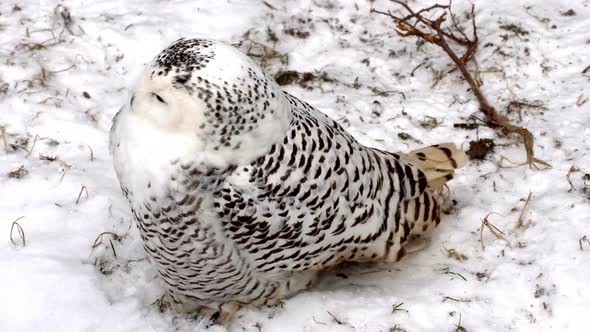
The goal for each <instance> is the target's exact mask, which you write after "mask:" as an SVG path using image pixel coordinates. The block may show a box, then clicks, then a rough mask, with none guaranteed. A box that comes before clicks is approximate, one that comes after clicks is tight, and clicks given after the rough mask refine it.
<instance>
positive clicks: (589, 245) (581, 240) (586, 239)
mask: <svg viewBox="0 0 590 332" xmlns="http://www.w3.org/2000/svg"><path fill="white" fill-rule="evenodd" d="M584 241H585V242H586V243H588V248H590V240H589V239H588V236H587V235H584V236H582V237H581V238H579V239H578V243H579V244H580V250H584V247H582V244H583V242H584Z"/></svg>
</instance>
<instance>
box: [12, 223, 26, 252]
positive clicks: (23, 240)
mask: <svg viewBox="0 0 590 332" xmlns="http://www.w3.org/2000/svg"><path fill="white" fill-rule="evenodd" d="M22 218H24V216H23V217H19V218H17V219H16V220H15V221H13V222H12V226H10V242H11V243H12V244H14V245H15V246H17V247H18V246H20V245H22V246H23V247H25V246H26V245H27V240H26V238H25V231H24V230H23V228H22V227H21V225H20V224H19V223H18V221H19V220H21V219H22ZM15 228H16V231H17V232H18V235H19V236H20V239H21V241H20V243H19V242H17V241H15V239H14V236H13V234H14V229H15Z"/></svg>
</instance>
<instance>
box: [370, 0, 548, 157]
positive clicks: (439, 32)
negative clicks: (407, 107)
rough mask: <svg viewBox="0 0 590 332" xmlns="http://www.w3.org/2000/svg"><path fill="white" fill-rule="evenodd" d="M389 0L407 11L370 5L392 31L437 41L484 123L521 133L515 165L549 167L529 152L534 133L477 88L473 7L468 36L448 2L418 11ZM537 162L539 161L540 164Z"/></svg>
mask: <svg viewBox="0 0 590 332" xmlns="http://www.w3.org/2000/svg"><path fill="white" fill-rule="evenodd" d="M391 1H392V2H394V3H396V4H398V5H400V6H401V7H402V8H403V9H404V10H405V12H407V14H406V15H405V16H396V15H395V14H393V13H392V12H390V11H388V12H383V11H379V10H376V9H371V12H373V13H377V14H381V15H385V16H388V17H390V18H391V19H392V20H393V21H394V23H395V26H396V32H397V33H398V34H399V35H400V36H402V37H417V38H418V39H420V40H424V41H426V42H429V43H431V44H434V45H437V46H438V47H440V48H442V49H443V50H444V51H445V53H446V54H447V55H448V56H449V57H450V58H451V60H453V62H454V63H455V65H456V66H457V68H459V70H460V71H461V74H462V75H463V78H465V80H466V81H467V83H468V84H469V86H470V87H471V91H472V92H473V93H474V94H475V96H476V97H477V99H478V101H479V104H480V111H481V112H483V113H484V114H485V115H486V116H487V121H486V124H487V125H488V126H490V127H497V126H500V127H501V128H503V129H504V130H505V131H506V132H507V133H513V134H518V135H520V136H521V137H522V140H523V143H524V146H525V150H526V156H527V158H526V162H523V163H518V164H517V165H519V166H520V165H526V164H528V165H529V167H531V168H533V167H534V168H536V169H544V168H549V167H551V165H549V164H548V163H547V162H545V161H543V160H540V159H538V158H536V157H535V155H534V152H533V146H534V137H533V135H532V134H531V132H530V131H528V130H527V129H526V128H524V127H519V126H515V125H513V124H511V123H510V121H509V120H508V118H507V117H506V116H504V115H502V114H499V113H498V112H497V111H496V109H495V108H494V107H493V106H492V104H490V102H489V101H488V100H487V98H486V97H485V96H484V94H483V93H482V91H481V83H480V80H479V77H478V70H477V65H476V62H475V58H474V55H475V52H476V51H477V46H478V42H479V38H478V35H477V26H476V24H475V7H474V6H471V12H470V18H471V32H472V33H471V37H468V36H467V34H466V33H465V29H464V28H463V26H461V24H459V23H458V21H457V17H456V16H455V14H454V13H453V11H452V10H451V4H450V2H449V4H448V5H440V4H435V5H432V6H430V7H427V8H423V9H421V10H419V11H414V10H413V9H412V8H410V7H409V6H408V5H407V4H406V3H404V2H402V1H399V0H391ZM433 11H437V14H438V15H437V16H435V17H436V18H434V19H430V18H427V17H425V16H426V15H427V14H431V13H432V12H433ZM447 16H450V18H451V22H450V24H447V25H446V26H443V23H445V22H447ZM451 44H456V45H459V46H462V47H464V48H465V49H466V50H465V52H464V53H463V54H462V55H458V54H457V53H456V52H455V51H454V50H453V48H452V47H451ZM470 61H471V62H472V63H473V64H474V68H475V69H474V70H470V69H469V62H470ZM539 165H541V167H540V166H539Z"/></svg>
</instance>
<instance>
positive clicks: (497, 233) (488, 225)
mask: <svg viewBox="0 0 590 332" xmlns="http://www.w3.org/2000/svg"><path fill="white" fill-rule="evenodd" d="M492 214H497V215H500V214H499V213H496V212H490V213H488V214H487V215H486V216H485V217H484V218H483V220H482V221H481V227H480V228H479V240H480V241H481V249H482V250H485V249H486V247H485V245H484V244H483V230H484V226H485V227H486V228H487V229H489V230H490V233H492V234H493V235H494V236H495V237H496V238H497V239H499V240H504V241H505V242H506V244H507V245H508V247H510V248H512V246H511V245H510V241H508V239H507V238H506V237H505V236H504V233H503V232H502V231H501V230H499V229H498V228H497V227H496V226H494V225H493V224H492V223H490V222H489V220H488V218H489V217H490V215H492Z"/></svg>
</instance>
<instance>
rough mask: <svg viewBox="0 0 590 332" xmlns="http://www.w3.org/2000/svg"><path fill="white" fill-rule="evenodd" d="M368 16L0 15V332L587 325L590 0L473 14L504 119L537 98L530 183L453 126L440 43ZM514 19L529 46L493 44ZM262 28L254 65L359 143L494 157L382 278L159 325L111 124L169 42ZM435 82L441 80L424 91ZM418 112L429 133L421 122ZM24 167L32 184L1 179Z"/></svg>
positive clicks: (241, 7) (453, 84)
mask: <svg viewBox="0 0 590 332" xmlns="http://www.w3.org/2000/svg"><path fill="white" fill-rule="evenodd" d="M411 4H412V5H413V6H414V7H416V8H417V7H419V6H420V4H415V3H413V2H412V3H411ZM422 5H424V6H426V4H422ZM371 6H373V7H374V8H378V9H382V10H387V9H391V10H394V9H395V7H394V5H393V4H392V3H390V2H387V1H376V2H370V1H361V0H358V1H340V2H338V1H331V0H316V1H278V0H267V1H266V2H263V1H215V2H214V1H202V2H199V3H195V2H193V1H174V2H160V1H126V2H120V1H113V0H105V1H68V2H61V1H43V2H41V4H40V2H37V1H27V0H24V1H18V2H16V1H3V2H2V3H0V13H1V15H0V32H1V33H0V91H3V90H6V91H5V92H0V105H1V108H0V127H2V128H4V129H5V132H6V138H7V143H9V144H12V145H19V146H22V148H16V150H15V151H13V150H14V149H13V148H11V146H9V147H8V149H5V148H4V146H0V151H1V152H0V161H1V162H0V198H1V199H0V271H1V276H2V277H1V278H0V294H2V298H3V301H1V302H0V331H39V330H42V331H84V330H86V331H200V330H205V329H208V331H226V330H227V331H396V330H400V329H404V330H407V331H455V330H461V329H459V328H458V326H457V325H459V321H460V326H462V327H463V328H464V329H465V330H467V331H586V330H587V329H588V328H587V323H588V318H587V314H588V310H589V309H590V285H589V283H588V282H587V280H588V275H589V274H590V242H588V243H586V242H584V241H582V242H579V239H581V238H582V237H583V236H584V235H588V236H589V237H590V220H589V219H590V192H588V191H586V192H584V190H583V189H584V188H588V189H587V190H590V188H589V187H588V186H589V185H590V180H588V179H586V183H584V178H583V176H584V174H586V173H589V172H590V144H589V143H590V101H588V102H584V100H587V98H588V97H589V96H590V84H589V82H588V81H589V76H590V72H587V73H586V74H583V73H582V71H583V70H584V68H586V67H587V66H589V65H590V52H589V51H590V37H589V35H588V31H590V20H588V19H587V17H589V15H590V1H588V0H580V1H557V0H551V1H543V2H540V1H538V2H535V1H531V0H529V1H508V0H497V1H494V2H487V1H486V2H483V1H480V2H477V11H476V13H477V23H478V31H479V35H480V39H481V40H480V47H479V50H478V54H477V59H478V61H479V66H480V69H481V71H482V74H481V75H482V80H483V81H484V83H485V84H484V86H483V87H484V92H485V93H486V95H487V96H488V98H489V99H490V101H491V102H492V103H493V104H494V105H497V107H498V109H499V110H502V111H504V110H505V108H506V106H507V105H508V103H509V102H510V101H512V100H527V101H528V102H531V103H532V102H535V101H539V102H540V103H542V105H543V107H542V108H523V110H522V119H520V118H519V115H518V114H517V113H516V112H515V113H512V114H510V119H511V120H512V121H514V122H515V123H518V124H521V125H523V126H526V127H527V128H528V129H529V130H530V131H531V132H532V133H533V134H534V135H535V138H536V141H535V151H536V155H537V157H539V158H540V159H543V160H545V161H547V162H549V163H550V164H551V165H552V166H553V168H551V169H549V170H544V171H538V170H533V169H530V168H528V167H526V166H525V167H518V168H503V169H500V170H498V169H497V166H496V164H497V163H498V161H499V160H500V158H501V156H506V157H508V158H509V159H511V160H514V161H522V160H523V158H524V150H523V147H522V145H519V144H516V143H517V137H514V136H504V135H502V134H501V132H500V131H498V130H493V129H490V128H487V127H479V129H478V130H477V131H476V130H464V129H460V128H454V127H453V124H455V123H466V122H468V118H469V117H470V116H471V115H473V116H476V117H479V118H481V114H480V113H479V112H478V104H477V102H476V100H475V98H474V96H473V95H472V94H471V92H470V91H469V90H468V89H467V85H466V83H465V82H464V81H463V80H462V79H461V78H460V76H458V72H457V71H454V72H451V73H448V72H449V71H450V70H451V69H453V67H452V66H451V64H450V61H449V59H448V58H447V57H446V55H444V54H443V53H442V51H441V50H440V49H437V48H436V47H434V46H432V45H418V44H417V43H416V40H414V39H402V38H400V37H398V36H397V35H396V34H395V33H394V32H393V30H392V22H391V21H390V20H389V19H387V18H386V17H384V16H378V15H376V14H370V13H369V9H370V8H371ZM468 6H469V3H468V2H466V1H457V3H456V4H455V7H456V10H455V11H456V12H457V13H459V15H460V17H463V16H462V15H463V13H464V12H465V11H466V10H467V9H468ZM66 7H67V8H68V10H69V12H70V13H71V19H72V23H71V24H70V25H68V26H67V27H65V26H64V19H63V16H61V15H60V13H61V14H64V13H65V12H64V8H66ZM570 9H572V10H573V11H574V12H575V15H568V10H570ZM570 14H571V12H570ZM511 24H514V25H515V26H516V27H520V28H521V29H522V30H523V31H525V32H526V33H524V32H523V33H518V32H516V31H517V30H514V29H512V31H510V30H506V29H505V28H506V27H507V26H510V25H511ZM502 26H504V27H505V28H502ZM268 29H270V30H272V31H273V32H274V33H275V34H276V36H277V37H278V39H279V40H278V41H277V42H276V45H274V48H275V49H276V50H277V51H278V52H279V53H281V54H288V63H287V62H286V61H285V59H284V58H283V62H281V61H280V59H278V58H274V59H271V60H269V61H268V63H267V66H268V70H269V71H270V72H272V73H275V72H277V71H278V70H285V69H289V70H296V71H298V72H308V71H309V72H315V73H316V74H317V75H320V73H324V72H325V73H326V74H327V77H329V78H331V79H334V80H336V81H337V82H336V83H334V82H320V81H318V80H316V81H314V82H312V83H311V85H312V87H313V88H311V89H306V88H302V87H300V86H299V85H296V84H294V85H289V86H286V87H285V88H286V89H287V90H288V91H289V92H291V93H293V94H294V95H296V96H298V97H301V98H302V99H304V100H306V101H308V102H309V103H311V104H312V105H314V106H316V107H318V108H320V109H321V110H323V111H324V112H326V113H327V114H328V115H329V116H331V117H333V118H334V119H337V120H338V121H339V122H340V123H342V124H343V125H344V126H347V128H348V130H349V131H350V132H351V133H352V134H353V135H354V136H355V137H356V138H357V139H358V140H360V141H361V142H362V143H364V144H367V145H370V146H376V147H379V148H383V149H388V150H392V151H398V150H402V151H409V150H411V149H414V148H418V147H419V146H422V145H426V144H435V143H440V142H447V141H450V142H455V143H457V144H460V145H461V146H463V148H464V149H467V148H468V142H469V141H472V140H475V139H476V138H477V137H479V138H492V139H494V141H495V143H496V145H498V146H497V147H496V148H495V150H494V153H492V154H490V155H488V156H487V157H486V160H485V161H481V162H476V161H472V162H470V163H469V164H468V165H467V166H466V167H465V168H464V169H462V170H461V171H460V172H459V173H458V175H457V177H456V178H455V179H454V180H453V181H452V182H451V183H450V188H451V193H452V199H454V200H455V201H456V205H454V206H453V207H452V210H451V214H450V215H447V216H446V217H445V218H444V220H443V222H442V223H441V225H440V227H439V228H438V230H437V231H436V232H435V234H434V235H433V237H432V239H431V243H430V245H429V246H428V247H427V248H426V249H424V250H422V251H420V252H417V253H414V254H412V255H410V256H409V257H407V258H406V259H404V260H403V261H402V262H400V263H397V264H388V265H387V264H372V265H362V266H360V265H353V266H343V267H341V268H338V269H337V270H335V271H332V272H328V273H325V274H324V275H323V277H322V279H321V281H320V283H319V285H318V286H317V287H315V288H313V289H311V290H310V291H307V292H304V293H301V294H299V295H297V296H295V297H293V298H291V299H288V300H286V301H285V302H284V303H283V305H282V306H278V307H273V308H260V309H253V308H244V309H242V310H241V311H239V312H238V314H237V316H236V318H235V319H234V320H233V321H232V322H230V323H229V324H226V326H221V325H214V326H211V327H208V328H207V325H208V322H207V321H204V320H201V319H200V318H198V317H196V318H195V317H193V316H190V315H177V314H174V313H173V312H171V311H170V310H163V312H160V310H159V307H158V305H157V300H158V299H159V298H160V297H161V296H162V294H163V287H162V284H161V283H160V281H159V280H158V279H157V277H156V273H155V271H154V270H153V269H152V268H151V266H150V265H149V263H148V262H147V261H145V260H142V259H143V258H144V253H143V249H142V247H141V240H140V239H139V237H138V233H137V231H136V229H135V226H134V225H133V224H132V222H131V215H130V212H129V208H128V206H127V203H126V201H125V200H124V198H123V196H122V195H121V193H120V190H119V187H118V184H117V181H116V178H115V176H114V171H113V169H112V160H111V157H110V156H109V153H108V130H109V128H110V124H111V117H112V116H113V115H114V114H115V112H116V111H117V110H118V109H119V107H120V105H122V104H124V103H125V102H126V101H127V100H128V98H129V90H128V89H129V88H130V87H131V86H132V85H133V83H134V81H135V79H136V78H137V77H138V75H139V73H140V72H141V70H142V68H143V65H144V64H145V63H146V62H147V61H149V60H150V59H151V58H152V57H153V56H154V55H155V54H156V53H157V52H158V51H159V50H161V49H162V48H163V47H164V46H166V45H167V44H168V43H170V42H171V41H173V40H175V39H177V38H179V37H181V36H187V37H193V36H201V37H208V38H214V39H220V40H224V41H228V42H232V43H239V42H240V41H244V40H245V39H246V36H245V34H246V33H247V32H249V34H248V38H249V39H251V40H255V41H258V42H261V43H264V44H266V45H269V46H272V45H273V42H272V41H271V40H269V33H268V31H269V30H268ZM289 29H294V30H292V31H291V30H289ZM289 31H291V32H293V31H295V32H296V31H299V32H301V34H300V35H301V36H302V37H304V38H299V37H297V36H292V35H290V34H288V33H287V32H289ZM306 32H308V33H309V36H305V35H306V34H305V33H306ZM292 34H295V35H296V33H292ZM56 41H59V43H56ZM39 43H42V44H44V45H45V46H40V45H39ZM249 43H250V42H248V41H245V42H243V43H242V46H241V47H242V49H246V48H247V45H249ZM252 52H254V53H258V54H260V52H261V50H260V49H259V48H258V49H255V50H252ZM258 60H260V59H258ZM418 65H420V67H418V68H416V67H417V66H418ZM438 72H440V73H444V74H445V75H444V77H443V78H442V79H441V80H440V81H438V83H436V84H433V82H434V79H435V76H436V74H435V73H438ZM354 82H356V83H357V84H354ZM433 85H434V86H433ZM2 86H4V88H3V87H2ZM372 88H373V89H372ZM374 88H376V89H378V90H375V89H374ZM378 91H391V92H389V93H386V94H381V95H379V94H378V93H376V92H378ZM426 117H433V118H434V119H436V121H437V122H438V123H440V124H439V125H438V126H435V128H428V126H426V125H425V124H424V122H425V121H426V120H429V119H430V121H432V118H426ZM425 127H426V128H425ZM402 132H403V133H406V134H408V135H410V136H411V137H412V138H411V139H408V140H403V139H402V138H400V137H399V136H398V134H399V133H402ZM24 140H26V141H27V142H25V141H24ZM418 141H420V142H421V143H419V142H418ZM2 144H4V143H2ZM51 159H54V160H51ZM21 166H24V169H25V170H26V171H27V172H28V173H27V174H24V172H21V173H20V174H16V173H11V174H12V175H13V176H12V177H11V176H9V175H8V174H9V172H12V171H15V170H17V169H19V167H21ZM572 166H575V167H577V169H579V170H580V171H578V172H573V173H572V174H571V175H570V178H571V180H572V183H573V185H574V186H575V188H576V189H575V190H570V185H569V183H568V177H567V175H568V171H570V169H571V168H572ZM17 175H19V176H22V177H20V178H18V177H15V176H17ZM585 186H586V187H585ZM529 192H532V199H531V200H530V202H529V203H528V206H527V208H526V210H525V212H524V214H523V218H522V219H523V221H524V222H525V223H527V222H529V221H530V222H531V224H530V225H529V226H528V227H527V228H521V229H516V228H515V227H516V224H517V220H518V217H519V214H520V213H521V211H522V209H523V206H524V200H525V199H526V197H527V195H528V193H529ZM491 212H494V213H493V214H490V215H489V217H488V220H489V222H490V223H492V224H493V225H494V226H495V227H497V228H498V229H500V230H502V231H503V233H504V235H505V236H506V238H507V239H508V240H509V242H510V244H511V246H510V247H509V246H507V244H506V243H505V242H504V241H503V240H501V239H497V238H496V237H494V236H493V235H492V234H491V233H490V232H489V231H488V229H487V228H486V229H484V231H483V244H484V245H485V249H483V248H482V243H481V241H480V227H482V226H481V225H482V219H484V217H486V215H488V214H489V213H491ZM19 217H22V219H19V220H18V221H17V223H18V225H20V226H21V227H22V229H23V231H24V235H25V241H26V243H25V245H24V246H23V243H22V242H23V241H22V239H21V237H19V235H18V232H17V230H16V229H13V231H12V239H13V241H14V243H12V242H11V240H10V239H11V227H12V225H13V221H15V220H16V219H17V218H19ZM15 227H16V226H15ZM103 232H112V234H117V236H116V237H114V236H113V235H112V234H111V233H105V234H103V235H102V236H101V237H99V234H101V233H103ZM97 237H98V238H97ZM95 240H97V242H95ZM580 243H581V245H582V246H583V247H582V248H583V250H581V249H580ZM93 244H97V245H96V248H94V249H93V248H92V247H93ZM450 249H454V250H455V251H457V252H459V253H461V254H463V255H464V256H465V259H464V261H460V260H458V259H456V258H454V257H450V256H449V255H448V253H447V250H450ZM401 303H403V304H402V305H401V306H398V310H396V311H394V312H393V306H394V305H399V304H401ZM332 315H333V317H332Z"/></svg>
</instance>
